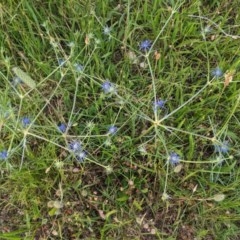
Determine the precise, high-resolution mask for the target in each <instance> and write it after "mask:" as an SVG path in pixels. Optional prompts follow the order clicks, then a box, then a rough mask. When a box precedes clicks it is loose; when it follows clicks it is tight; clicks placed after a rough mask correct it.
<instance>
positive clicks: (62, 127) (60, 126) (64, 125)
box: [58, 123, 67, 133]
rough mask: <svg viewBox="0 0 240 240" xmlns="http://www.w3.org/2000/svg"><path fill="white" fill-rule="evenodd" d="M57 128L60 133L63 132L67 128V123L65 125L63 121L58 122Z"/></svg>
mask: <svg viewBox="0 0 240 240" xmlns="http://www.w3.org/2000/svg"><path fill="white" fill-rule="evenodd" d="M58 130H59V131H60V132H62V133H65V132H66V130H67V125H66V124H65V123H60V124H59V125H58Z"/></svg>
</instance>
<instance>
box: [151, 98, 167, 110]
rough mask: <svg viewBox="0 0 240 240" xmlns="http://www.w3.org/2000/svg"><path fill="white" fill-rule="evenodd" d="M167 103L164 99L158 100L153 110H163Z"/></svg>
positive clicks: (154, 103)
mask: <svg viewBox="0 0 240 240" xmlns="http://www.w3.org/2000/svg"><path fill="white" fill-rule="evenodd" d="M165 103H166V101H165V100H162V99H158V100H156V101H154V102H153V109H154V111H157V109H158V108H160V109H163V108H164V105H165Z"/></svg>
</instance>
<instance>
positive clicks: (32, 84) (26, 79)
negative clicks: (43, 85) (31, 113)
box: [12, 67, 36, 89]
mask: <svg viewBox="0 0 240 240" xmlns="http://www.w3.org/2000/svg"><path fill="white" fill-rule="evenodd" d="M12 70H13V72H14V73H15V74H16V76H17V77H19V78H20V79H21V80H22V81H23V82H24V83H25V84H26V85H28V86H29V87H30V88H32V89H34V88H35V87H36V83H35V82H34V80H33V79H32V78H31V77H30V76H29V75H28V74H27V73H25V72H24V71H22V70H21V69H20V68H19V67H14V68H13V69H12Z"/></svg>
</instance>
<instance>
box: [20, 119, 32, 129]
mask: <svg viewBox="0 0 240 240" xmlns="http://www.w3.org/2000/svg"><path fill="white" fill-rule="evenodd" d="M30 123H31V120H30V118H29V117H23V118H22V125H23V127H24V128H26V127H27V126H28V125H29V124H30Z"/></svg>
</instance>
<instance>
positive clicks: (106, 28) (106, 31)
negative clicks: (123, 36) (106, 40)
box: [103, 26, 111, 35]
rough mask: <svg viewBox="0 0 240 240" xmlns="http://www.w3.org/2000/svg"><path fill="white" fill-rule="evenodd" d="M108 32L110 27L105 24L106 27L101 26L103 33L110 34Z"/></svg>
mask: <svg viewBox="0 0 240 240" xmlns="http://www.w3.org/2000/svg"><path fill="white" fill-rule="evenodd" d="M110 32H111V28H110V27H108V26H106V27H104V28H103V33H104V34H105V35H110Z"/></svg>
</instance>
